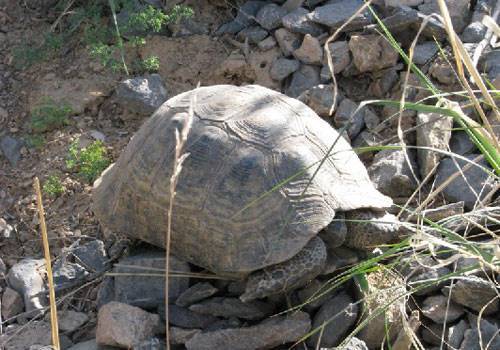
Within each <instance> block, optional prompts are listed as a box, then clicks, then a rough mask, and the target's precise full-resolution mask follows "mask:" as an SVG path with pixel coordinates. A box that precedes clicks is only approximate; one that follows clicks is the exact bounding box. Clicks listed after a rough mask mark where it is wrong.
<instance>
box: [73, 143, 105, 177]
mask: <svg viewBox="0 0 500 350" xmlns="http://www.w3.org/2000/svg"><path fill="white" fill-rule="evenodd" d="M109 164H110V159H109V158H108V156H107V152H106V147H104V144H103V143H102V141H94V142H92V143H91V144H90V145H88V146H87V147H84V148H82V149H79V147H78V139H77V140H75V141H73V142H72V143H71V145H70V146H69V150H68V158H67V160H66V166H67V167H68V169H72V170H76V172H77V174H78V176H79V177H81V178H83V179H84V180H86V181H87V182H92V181H94V180H95V179H96V178H97V177H98V176H99V175H100V174H101V173H102V171H103V170H104V169H106V167H107V166H108V165H109Z"/></svg>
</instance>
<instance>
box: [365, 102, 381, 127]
mask: <svg viewBox="0 0 500 350" xmlns="http://www.w3.org/2000/svg"><path fill="white" fill-rule="evenodd" d="M362 111H363V112H365V114H364V116H363V120H364V121H365V125H366V128H367V129H368V130H373V129H375V128H376V127H377V126H378V125H379V124H380V118H379V117H378V115H377V114H376V113H375V112H374V111H373V110H372V109H371V108H370V107H365V108H363V109H362Z"/></svg>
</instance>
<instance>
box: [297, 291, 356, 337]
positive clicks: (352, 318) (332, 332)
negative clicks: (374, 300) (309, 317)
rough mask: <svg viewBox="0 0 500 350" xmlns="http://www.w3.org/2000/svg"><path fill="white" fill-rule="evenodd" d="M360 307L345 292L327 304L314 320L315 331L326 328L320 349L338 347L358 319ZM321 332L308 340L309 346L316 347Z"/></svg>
mask: <svg viewBox="0 0 500 350" xmlns="http://www.w3.org/2000/svg"><path fill="white" fill-rule="evenodd" d="M358 310H359V307H358V305H357V304H353V300H352V299H351V297H350V296H349V295H347V294H346V293H345V292H341V293H340V294H338V295H336V296H335V297H333V298H332V299H330V300H329V301H327V302H325V303H324V304H323V306H321V308H320V309H319V311H318V312H317V313H316V315H314V318H313V326H312V327H313V329H316V328H318V327H321V326H323V325H325V326H324V330H323V334H322V336H321V343H320V347H333V346H337V345H338V344H339V342H340V341H341V340H342V339H343V337H344V336H345V335H346V334H347V332H348V331H349V330H350V328H351V327H352V326H354V324H355V323H356V320H357V319H358ZM319 333H320V332H316V333H315V334H314V335H312V336H311V337H309V338H308V339H307V341H306V342H307V344H308V345H309V346H312V347H314V346H316V344H317V343H318V342H319V339H320V334H319Z"/></svg>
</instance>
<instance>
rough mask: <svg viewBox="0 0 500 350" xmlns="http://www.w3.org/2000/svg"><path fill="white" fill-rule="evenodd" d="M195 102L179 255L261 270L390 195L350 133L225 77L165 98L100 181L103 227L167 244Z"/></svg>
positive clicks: (217, 268)
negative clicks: (185, 130)
mask: <svg viewBox="0 0 500 350" xmlns="http://www.w3.org/2000/svg"><path fill="white" fill-rule="evenodd" d="M190 105H191V106H192V108H193V119H192V124H191V128H190V131H189V136H188V140H187V143H186V147H185V150H184V151H185V152H187V153H189V156H188V157H187V158H186V160H185V162H184V164H183V167H182V171H181V173H180V176H179V179H178V184H177V187H176V197H175V201H174V207H173V215H172V233H171V249H172V252H173V254H175V255H176V256H178V257H180V258H183V259H185V260H187V261H189V262H191V263H193V264H196V265H198V266H202V267H204V268H207V269H209V270H211V271H214V272H216V273H246V272H251V271H254V270H257V269H260V268H263V267H266V266H269V265H273V264H276V263H280V262H283V261H285V260H288V259H289V258H291V257H292V256H294V255H295V254H297V253H298V252H299V251H300V250H301V249H302V248H303V247H304V246H305V245H306V244H307V242H308V241H309V240H310V239H311V238H312V237H314V236H315V235H316V234H318V232H319V231H320V230H322V229H323V228H324V227H326V226H327V225H328V224H329V223H330V222H331V221H332V219H333V218H334V216H335V212H336V211H338V210H340V211H347V210H352V209H358V208H384V207H388V206H390V205H391V204H392V200H391V199H390V198H388V197H386V196H384V195H382V194H381V193H380V192H378V191H377V190H376V189H375V188H374V186H373V184H372V183H371V181H370V179H369V177H368V174H367V171H366V168H365V167H364V165H363V164H362V163H361V161H360V160H359V158H358V157H357V155H356V154H355V152H354V151H353V150H352V149H351V146H350V145H349V144H348V142H347V141H346V140H345V139H344V138H343V137H341V136H340V134H339V133H338V132H337V131H336V130H335V129H333V128H332V127H331V126H330V125H329V124H328V123H327V122H326V121H324V120H323V119H321V118H320V117H318V116H317V115H316V114H315V113H314V112H313V111H312V110H311V109H310V108H309V107H307V106H306V105H304V104H303V103H302V102H300V101H298V100H296V99H293V98H290V97H287V96H285V95H283V94H281V93H278V92H275V91H273V90H270V89H267V88H264V87H261V86H256V85H250V86H243V87H237V86H230V85H216V86H210V87H201V88H197V89H195V90H191V91H188V92H185V93H182V94H180V95H177V96H175V97H173V98H171V99H170V100H168V101H167V102H165V103H164V104H163V105H162V106H161V107H160V108H159V109H158V110H157V111H156V112H155V113H154V114H153V115H152V116H151V117H150V118H149V119H148V120H147V121H146V122H145V123H144V125H143V126H142V127H141V128H140V129H139V131H138V132H137V133H136V134H135V135H134V137H133V138H132V139H131V141H130V143H129V144H128V146H127V147H126V149H125V151H124V152H123V153H122V155H121V156H120V157H119V159H118V161H117V162H116V163H115V164H114V165H113V166H111V167H110V168H108V169H107V170H106V171H105V172H104V173H103V174H102V176H101V178H99V179H98V180H97V181H96V183H95V184H94V193H93V210H94V212H95V214H96V215H97V217H98V219H99V220H100V222H101V224H103V225H104V226H105V227H107V228H108V229H110V230H112V231H114V232H119V233H123V234H126V235H128V236H130V237H132V238H138V239H141V240H144V241H147V242H149V243H151V244H154V245H157V246H160V247H163V246H164V242H165V232H166V227H167V211H168V206H169V200H170V192H169V185H170V178H171V176H172V171H173V166H174V153H175V147H176V138H175V133H176V129H177V130H179V129H180V128H182V127H183V125H185V121H186V117H187V115H188V111H189V108H190ZM329 151H330V152H329Z"/></svg>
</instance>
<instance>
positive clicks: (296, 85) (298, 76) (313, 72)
mask: <svg viewBox="0 0 500 350" xmlns="http://www.w3.org/2000/svg"><path fill="white" fill-rule="evenodd" d="M319 71H320V68H319V67H316V66H310V65H302V66H301V67H300V68H299V69H298V70H297V71H295V72H294V73H293V76H292V80H291V82H290V85H289V86H288V88H287V89H286V90H285V94H286V95H288V96H290V97H298V96H300V94H301V93H303V92H304V91H306V90H308V89H310V88H312V87H313V86H315V85H319Z"/></svg>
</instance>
